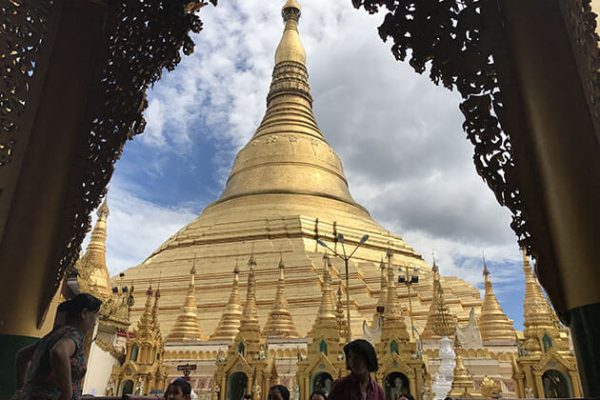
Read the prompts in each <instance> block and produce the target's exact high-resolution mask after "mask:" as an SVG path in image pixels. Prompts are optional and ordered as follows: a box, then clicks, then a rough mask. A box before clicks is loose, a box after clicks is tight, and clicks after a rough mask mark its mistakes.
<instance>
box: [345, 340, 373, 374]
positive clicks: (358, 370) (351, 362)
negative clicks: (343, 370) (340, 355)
mask: <svg viewBox="0 0 600 400" xmlns="http://www.w3.org/2000/svg"><path fill="white" fill-rule="evenodd" d="M344 354H345V355H346V367H347V368H348V369H349V370H350V371H351V372H352V373H354V374H357V375H363V374H368V373H369V372H375V371H377V369H378V365H377V353H375V349H374V348H373V345H372V344H371V343H369V342H368V341H366V340H364V339H356V340H353V341H351V342H350V343H347V344H346V345H345V346H344Z"/></svg>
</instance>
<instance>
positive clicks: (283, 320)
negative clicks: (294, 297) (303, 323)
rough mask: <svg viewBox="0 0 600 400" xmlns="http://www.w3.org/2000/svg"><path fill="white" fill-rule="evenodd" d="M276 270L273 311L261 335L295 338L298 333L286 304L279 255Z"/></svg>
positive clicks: (282, 270)
mask: <svg viewBox="0 0 600 400" xmlns="http://www.w3.org/2000/svg"><path fill="white" fill-rule="evenodd" d="M278 268H279V280H278V281H277V292H276V294H275V302H274V303H273V309H272V310H271V312H270V313H269V316H268V317H267V323H266V324H265V328H264V330H263V335H264V336H267V337H279V338H297V337H298V332H296V327H295V326H294V321H293V319H292V314H291V313H290V311H289V309H288V302H287V299H286V297H285V274H284V269H285V264H284V262H283V254H280V258H279V265H278Z"/></svg>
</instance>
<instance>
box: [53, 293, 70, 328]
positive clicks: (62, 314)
mask: <svg viewBox="0 0 600 400" xmlns="http://www.w3.org/2000/svg"><path fill="white" fill-rule="evenodd" d="M68 307H69V300H65V301H63V302H62V303H60V304H59V305H58V307H57V308H56V316H55V317H54V327H55V328H56V327H59V326H63V325H64V324H65V322H66V319H67V309H68Z"/></svg>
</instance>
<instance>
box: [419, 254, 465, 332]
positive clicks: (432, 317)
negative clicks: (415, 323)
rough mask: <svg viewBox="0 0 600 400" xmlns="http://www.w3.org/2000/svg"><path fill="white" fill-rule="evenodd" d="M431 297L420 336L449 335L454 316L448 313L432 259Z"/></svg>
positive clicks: (453, 326) (454, 326)
mask: <svg viewBox="0 0 600 400" xmlns="http://www.w3.org/2000/svg"><path fill="white" fill-rule="evenodd" d="M432 271H433V299H432V301H431V306H430V307H429V314H428V315H427V322H426V323H425V328H424V329H423V333H421V337H422V338H423V339H434V338H439V337H442V336H451V335H452V334H453V333H454V332H455V330H456V318H455V317H454V316H453V315H452V314H451V313H450V310H449V309H448V306H447V305H446V300H445V298H444V290H443V289H442V283H441V279H440V274H439V268H438V266H437V265H436V263H435V259H434V261H433V268H432Z"/></svg>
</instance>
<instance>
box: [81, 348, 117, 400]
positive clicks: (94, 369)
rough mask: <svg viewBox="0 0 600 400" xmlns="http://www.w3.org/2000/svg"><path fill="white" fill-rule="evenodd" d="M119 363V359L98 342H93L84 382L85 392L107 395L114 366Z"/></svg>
mask: <svg viewBox="0 0 600 400" xmlns="http://www.w3.org/2000/svg"><path fill="white" fill-rule="evenodd" d="M118 363H119V362H118V360H117V359H116V358H114V357H113V356H112V355H111V354H110V353H107V352H106V351H104V350H102V349H101V348H100V347H98V346H97V345H96V343H92V347H91V349H90V358H89V361H88V369H87V372H86V374H85V381H84V382H83V394H91V395H94V396H104V395H106V389H107V386H108V382H109V380H110V374H111V372H112V367H113V365H117V364H118Z"/></svg>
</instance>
